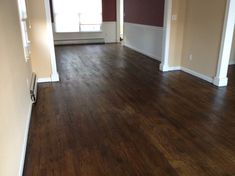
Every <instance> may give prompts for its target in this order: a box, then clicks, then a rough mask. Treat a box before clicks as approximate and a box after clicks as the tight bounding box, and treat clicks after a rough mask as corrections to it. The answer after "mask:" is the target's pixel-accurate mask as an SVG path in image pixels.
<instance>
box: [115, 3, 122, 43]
mask: <svg viewBox="0 0 235 176" xmlns="http://www.w3.org/2000/svg"><path fill="white" fill-rule="evenodd" d="M120 4H121V2H120V0H116V16H117V17H116V18H117V19H116V20H117V23H116V24H117V29H116V33H117V34H116V37H117V39H116V41H117V42H118V43H119V42H120V37H121V36H120V22H121V16H120V12H121V5H120Z"/></svg>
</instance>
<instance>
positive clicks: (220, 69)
mask: <svg viewBox="0 0 235 176" xmlns="http://www.w3.org/2000/svg"><path fill="white" fill-rule="evenodd" d="M172 1H173V0H165V8H164V25H163V42H162V43H163V44H162V61H161V64H160V68H159V69H160V70H161V71H163V72H167V71H170V70H171V69H170V68H169V65H168V63H169V53H170V31H171V16H172ZM234 9H235V0H227V5H226V11H225V18H224V27H223V33H222V37H221V46H220V51H219V58H218V65H217V71H216V75H215V77H214V79H213V84H214V85H216V86H218V87H222V86H227V84H228V77H227V73H228V66H229V59H230V54H231V48H232V40H233V33H234V25H235V13H234Z"/></svg>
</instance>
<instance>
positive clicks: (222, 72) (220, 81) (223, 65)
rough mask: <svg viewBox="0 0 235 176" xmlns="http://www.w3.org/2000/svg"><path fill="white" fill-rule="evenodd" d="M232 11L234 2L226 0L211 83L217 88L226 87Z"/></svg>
mask: <svg viewBox="0 0 235 176" xmlns="http://www.w3.org/2000/svg"><path fill="white" fill-rule="evenodd" d="M234 9H235V0H227V5H226V11H225V17H224V27H223V34H222V38H221V46H220V53H219V60H218V65H217V71H216V76H215V78H214V81H213V84H214V85H216V86H218V87H223V86H227V85H228V77H227V74H228V67H229V60H230V54H231V49H232V43H233V33H234V25H235V13H234Z"/></svg>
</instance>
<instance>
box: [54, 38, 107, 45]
mask: <svg viewBox="0 0 235 176" xmlns="http://www.w3.org/2000/svg"><path fill="white" fill-rule="evenodd" d="M104 43H105V41H104V38H92V39H64V40H54V44H55V45H73V44H104Z"/></svg>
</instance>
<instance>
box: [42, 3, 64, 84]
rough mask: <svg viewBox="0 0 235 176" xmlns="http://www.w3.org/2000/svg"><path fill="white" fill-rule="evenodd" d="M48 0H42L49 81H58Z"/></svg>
mask: <svg viewBox="0 0 235 176" xmlns="http://www.w3.org/2000/svg"><path fill="white" fill-rule="evenodd" d="M49 1H50V0H44V5H45V13H46V21H47V33H48V46H49V50H50V56H51V57H50V58H51V70H52V73H51V82H57V81H59V80H60V79H59V74H58V72H57V65H56V57H55V46H54V37H53V30H52V22H51V9H50V2H49Z"/></svg>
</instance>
